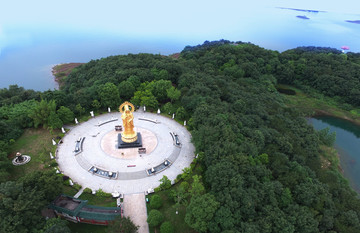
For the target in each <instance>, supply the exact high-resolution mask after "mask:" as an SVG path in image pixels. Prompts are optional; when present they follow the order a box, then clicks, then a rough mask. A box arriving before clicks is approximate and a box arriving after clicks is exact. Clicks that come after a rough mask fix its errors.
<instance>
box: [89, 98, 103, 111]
mask: <svg viewBox="0 0 360 233" xmlns="http://www.w3.org/2000/svg"><path fill="white" fill-rule="evenodd" d="M91 106H92V107H93V108H95V109H96V110H98V109H99V108H100V107H101V104H100V102H99V101H98V100H93V102H92V103H91Z"/></svg>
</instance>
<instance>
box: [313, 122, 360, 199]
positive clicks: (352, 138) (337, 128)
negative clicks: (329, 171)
mask: <svg viewBox="0 0 360 233" xmlns="http://www.w3.org/2000/svg"><path fill="white" fill-rule="evenodd" d="M309 122H310V123H311V124H312V125H313V126H314V128H315V129H316V130H320V129H324V128H326V127H329V128H330V132H336V141H335V145H334V147H335V148H336V150H337V151H338V153H339V155H340V165H341V168H342V169H343V171H344V176H345V177H346V178H347V179H349V181H350V185H351V186H352V187H353V189H354V190H356V191H357V192H358V193H360V126H357V125H355V124H353V123H351V122H350V121H346V120H343V119H339V118H336V117H330V116H319V117H316V118H311V119H309Z"/></svg>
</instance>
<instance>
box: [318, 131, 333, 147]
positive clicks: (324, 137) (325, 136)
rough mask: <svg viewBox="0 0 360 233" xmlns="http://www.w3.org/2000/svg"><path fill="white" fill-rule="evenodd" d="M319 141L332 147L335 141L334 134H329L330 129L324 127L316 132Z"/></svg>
mask: <svg viewBox="0 0 360 233" xmlns="http://www.w3.org/2000/svg"><path fill="white" fill-rule="evenodd" d="M317 135H318V137H319V140H320V142H321V143H323V144H324V145H326V146H333V145H334V143H335V140H336V132H332V133H330V128H329V127H326V128H324V129H321V130H319V131H318V132H317Z"/></svg>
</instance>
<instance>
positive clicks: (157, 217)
mask: <svg viewBox="0 0 360 233" xmlns="http://www.w3.org/2000/svg"><path fill="white" fill-rule="evenodd" d="M146 221H147V222H148V223H149V226H151V227H157V226H159V225H160V224H161V223H162V222H163V221H164V215H163V214H162V213H161V212H160V211H158V210H151V211H150V213H149V216H148V218H147V220H146Z"/></svg>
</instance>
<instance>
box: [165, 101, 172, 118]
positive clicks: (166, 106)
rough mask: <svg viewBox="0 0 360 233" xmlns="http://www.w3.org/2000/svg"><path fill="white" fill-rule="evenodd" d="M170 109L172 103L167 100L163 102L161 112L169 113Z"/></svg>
mask: <svg viewBox="0 0 360 233" xmlns="http://www.w3.org/2000/svg"><path fill="white" fill-rule="evenodd" d="M172 111H173V105H172V104H171V103H170V102H167V103H166V104H164V106H163V112H165V113H166V114H169V115H170V114H171V113H172Z"/></svg>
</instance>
